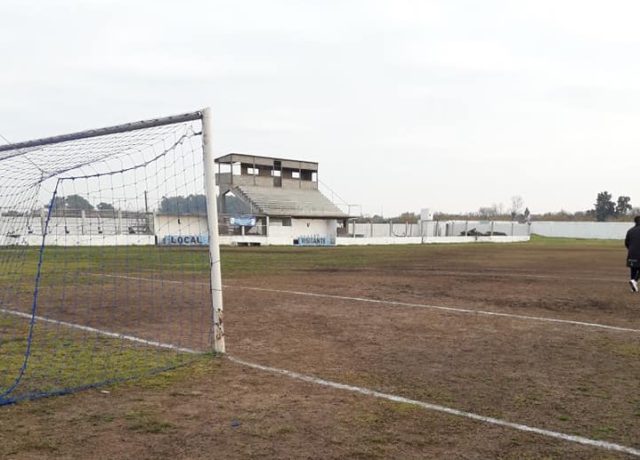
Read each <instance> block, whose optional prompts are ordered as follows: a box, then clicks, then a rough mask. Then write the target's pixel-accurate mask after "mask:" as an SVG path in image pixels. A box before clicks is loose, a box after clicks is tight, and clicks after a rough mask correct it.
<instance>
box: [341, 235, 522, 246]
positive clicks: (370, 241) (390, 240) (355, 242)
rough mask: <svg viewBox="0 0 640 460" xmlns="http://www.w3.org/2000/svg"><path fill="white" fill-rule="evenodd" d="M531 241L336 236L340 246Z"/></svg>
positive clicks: (518, 238) (515, 240) (519, 238)
mask: <svg viewBox="0 0 640 460" xmlns="http://www.w3.org/2000/svg"><path fill="white" fill-rule="evenodd" d="M524 241H529V236H479V237H477V238H476V237H473V236H431V237H424V238H420V237H419V236H418V237H404V238H395V237H388V236H387V237H374V238H350V237H339V238H336V245H338V246H367V245H381V244H447V243H458V244H461V243H521V242H524Z"/></svg>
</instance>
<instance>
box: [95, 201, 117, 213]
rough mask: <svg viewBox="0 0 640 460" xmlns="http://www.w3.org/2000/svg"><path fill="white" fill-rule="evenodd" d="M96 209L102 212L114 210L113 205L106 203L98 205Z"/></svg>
mask: <svg viewBox="0 0 640 460" xmlns="http://www.w3.org/2000/svg"><path fill="white" fill-rule="evenodd" d="M96 208H98V210H100V211H110V210H113V209H114V208H113V205H112V204H110V203H105V202H104V201H102V202H100V203H98V206H96Z"/></svg>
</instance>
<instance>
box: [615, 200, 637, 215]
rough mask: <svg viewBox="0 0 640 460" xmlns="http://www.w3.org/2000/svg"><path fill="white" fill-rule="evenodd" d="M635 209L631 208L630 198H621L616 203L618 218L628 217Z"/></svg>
mask: <svg viewBox="0 0 640 460" xmlns="http://www.w3.org/2000/svg"><path fill="white" fill-rule="evenodd" d="M631 209H633V207H632V206H631V198H630V197H628V196H619V197H618V202H617V203H616V211H615V213H616V216H626V215H627V214H628V213H629V211H631Z"/></svg>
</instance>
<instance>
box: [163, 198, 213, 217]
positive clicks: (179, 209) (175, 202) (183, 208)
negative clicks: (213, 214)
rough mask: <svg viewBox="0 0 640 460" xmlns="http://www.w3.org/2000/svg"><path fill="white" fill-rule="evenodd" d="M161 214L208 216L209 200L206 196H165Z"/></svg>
mask: <svg viewBox="0 0 640 460" xmlns="http://www.w3.org/2000/svg"><path fill="white" fill-rule="evenodd" d="M160 212H162V213H165V214H206V212H207V199H206V197H205V196H204V195H189V196H171V197H166V196H163V197H162V200H161V201H160Z"/></svg>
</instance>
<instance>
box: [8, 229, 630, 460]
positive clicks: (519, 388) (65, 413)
mask: <svg viewBox="0 0 640 460" xmlns="http://www.w3.org/2000/svg"><path fill="white" fill-rule="evenodd" d="M36 255H37V253H36V252H35V251H32V252H30V253H29V254H28V255H27V257H26V260H27V262H26V263H25V264H24V265H23V266H22V267H23V268H22V269H21V270H23V272H21V273H19V274H18V275H20V276H17V275H16V273H13V274H11V275H10V276H9V275H6V274H5V275H3V274H0V283H4V284H5V285H6V283H8V282H11V283H12V285H15V284H16V283H18V280H19V283H22V284H24V289H23V290H21V289H18V290H17V291H16V292H18V295H24V296H25V298H26V297H27V296H28V294H29V286H30V285H32V281H31V280H30V278H29V277H28V276H26V274H27V273H31V272H33V271H34V270H35V266H36V265H35V264H36V257H35V256H36ZM624 257H625V253H624V249H623V247H622V245H621V242H617V241H604V242H602V241H578V240H561V239H544V238H535V239H534V240H532V241H531V242H530V243H523V244H509V245H495V244H475V245H451V246H449V245H447V246H444V245H443V246H435V245H434V246H426V245H425V246H396V247H391V246H379V247H337V248H305V249H302V248H274V247H269V248H224V249H223V251H222V263H223V283H224V285H225V288H224V296H225V327H226V338H227V348H228V354H229V356H230V357H232V358H234V359H236V361H232V360H230V359H225V358H222V357H212V356H210V355H204V356H198V355H196V356H192V357H191V358H190V359H191V360H192V363H191V364H187V365H185V366H181V367H179V368H178V369H176V370H173V371H169V372H163V373H161V374H158V375H155V376H153V377H148V378H144V379H139V380H135V381H130V382H126V383H121V384H118V385H112V386H107V387H100V388H98V389H93V390H88V391H84V392H80V393H76V394H74V395H71V396H64V397H58V398H49V399H44V400H37V401H31V402H23V403H20V404H17V405H13V406H5V407H2V408H0V411H2V413H3V417H0V433H2V440H3V442H2V443H0V457H7V458H33V457H51V456H60V457H72V458H73V457H76V458H87V457H93V458H98V457H100V458H105V457H109V458H131V457H142V458H158V457H177V458H223V457H224V458H265V457H278V458H382V457H393V458H399V457H401V458H433V457H436V458H626V456H628V457H632V456H633V451H634V449H635V450H636V451H637V450H638V449H640V441H639V440H640V384H639V382H640V296H638V295H633V294H631V293H630V292H628V288H627V284H626V280H627V271H626V268H625V267H624ZM134 262H135V263H134ZM133 267H135V268H133ZM207 269H208V264H207V253H206V251H202V250H187V249H166V248H164V249H161V248H141V247H139V248H128V249H127V250H126V251H122V250H113V249H108V248H103V249H74V250H71V251H69V250H61V249H54V248H50V249H47V252H46V253H45V264H44V266H43V278H42V282H43V293H42V295H43V305H45V306H48V310H46V311H47V314H48V316H50V317H53V318H55V319H58V320H64V321H69V322H75V323H82V324H88V325H89V326H99V327H100V328H105V329H108V330H110V331H116V332H121V333H126V334H130V335H134V336H136V337H142V338H144V339H147V340H158V341H162V342H167V343H173V344H176V345H179V346H184V347H190V348H193V349H196V350H202V351H206V349H207V343H208V339H209V337H208V335H207V334H208V332H209V329H208V326H209V318H208V316H207V315H208V307H207V301H208V292H207V290H208V286H207ZM3 276H5V278H2V277H3ZM9 278H10V279H9ZM63 281H64V282H65V283H66V285H67V286H72V287H67V288H65V289H62V287H61V285H62V284H63V283H62V282H63ZM176 281H183V282H184V283H185V284H184V285H182V284H180V285H179V286H181V287H180V289H179V290H178V289H177V288H176V286H178V284H175V282H176ZM185 286H186V287H185ZM62 297H64V298H65V299H67V300H68V302H67V303H66V305H78V306H79V308H77V309H76V311H73V310H70V309H69V308H57V307H55V305H56V302H54V301H53V300H54V299H58V298H62ZM107 297H108V298H109V300H108V302H107V303H105V302H106V301H105V298H107ZM158 298H160V299H161V301H159V300H157V299H158ZM47 299H49V301H47ZM69 300H72V301H69ZM107 304H108V305H110V306H111V307H113V305H116V306H118V308H119V309H120V310H118V309H113V308H112V309H111V310H110V311H111V313H110V314H109V315H108V316H106V315H103V316H101V314H102V313H103V311H104V310H105V308H104V306H105V305H107ZM203 306H204V307H203ZM134 307H135V308H134ZM78 310H79V311H78ZM0 318H2V317H0ZM4 321H5V322H4V323H0V327H4V328H5V329H7V328H9V327H12V328H14V332H13V333H12V334H13V335H15V334H17V332H16V328H18V329H19V328H20V327H23V328H24V326H19V324H20V323H19V321H17V320H15V319H14V320H13V322H12V325H9V324H8V323H7V320H6V319H4ZM16 321H17V322H16ZM58 330H59V329H58ZM43 336H44V337H46V334H44V335H43ZM56 337H58V336H56ZM73 339H74V336H73V333H70V335H69V336H68V337H67V340H68V341H69V343H70V344H71V345H67V348H69V347H70V348H71V349H72V350H75V344H74V343H73V342H74V340H73ZM56 340H57V339H56ZM95 340H96V342H94V343H96V344H98V345H97V346H98V347H99V348H100V349H102V350H103V352H104V351H107V352H108V350H109V345H108V344H109V343H110V341H109V340H108V339H105V338H95ZM176 342H177V343H176ZM14 346H15V347H16V348H17V349H19V348H20V343H19V342H17V341H16V342H14ZM44 348H45V349H46V347H44ZM53 348H56V347H53ZM0 350H2V353H3V354H2V358H3V360H5V359H8V358H7V357H8V356H9V355H10V354H11V355H15V352H12V353H9V351H8V350H9V348H8V347H6V346H5V345H4V342H3V346H2V348H0ZM147 352H148V349H147V347H139V348H135V349H131V350H127V352H126V354H124V355H121V356H119V355H117V354H116V355H114V354H113V353H109V352H108V354H109V355H110V356H115V358H114V359H115V364H116V365H117V366H121V367H124V369H125V370H126V369H127V368H128V367H131V363H135V366H134V367H135V369H140V365H139V363H147V364H141V365H142V367H143V368H144V366H145V365H149V363H151V364H152V365H153V364H154V361H153V359H156V358H149V357H148V356H145V355H144V353H147ZM40 353H45V354H46V350H45V351H44V352H43V351H40ZM163 353H164V352H163ZM163 353H160V352H158V353H156V354H154V357H156V356H161V357H162V356H164V355H163ZM78 354H79V355H80V356H82V352H80V351H79V350H78V351H77V353H76V355H78ZM118 356H119V357H118ZM92 359H95V358H92ZM163 359H164V358H163ZM46 361H47V358H46V356H45V358H44V359H43V360H42V362H46ZM76 361H78V362H80V365H81V367H85V364H86V361H87V360H86V359H84V358H82V357H80V358H77V356H76ZM238 361H243V362H248V363H255V364H258V365H261V366H266V367H270V368H274V369H280V370H286V371H290V372H293V373H296V375H298V376H307V377H314V378H317V379H323V380H325V381H331V382H334V383H336V384H346V385H350V386H354V387H358V388H359V389H362V390H375V391H378V392H381V393H384V394H386V395H392V396H398V397H402V398H406V401H405V402H393V401H389V400H385V399H382V398H376V397H372V396H367V395H364V394H361V393H354V392H353V391H348V390H346V389H344V388H339V387H338V388H336V387H328V386H326V385H321V384H318V383H319V382H317V381H316V382H314V381H311V379H307V381H301V380H299V379H298V380H296V379H295V378H291V377H296V375H293V374H290V375H289V376H287V375H285V374H283V373H278V372H273V371H265V370H260V369H256V368H255V367H248V366H246V365H243V364H240V363H239V362H238ZM50 362H51V363H52V364H51V365H52V366H59V364H56V362H55V361H51V360H50ZM163 362H164V361H163ZM13 367H15V365H14V366H13ZM151 367H153V366H151ZM86 368H87V369H89V367H88V366H86ZM131 368H133V367H131ZM147 370H148V369H147ZM87 372H89V371H87ZM76 378H77V376H76ZM2 383H3V382H2V381H0V384H2ZM414 402H420V403H430V404H434V405H436V406H437V407H445V408H451V409H455V410H460V411H466V412H468V413H472V414H476V415H479V416H484V417H491V418H493V419H496V420H501V421H506V422H512V423H518V424H522V425H525V426H527V427H531V428H537V429H543V430H549V431H553V432H554V433H560V434H568V435H575V436H580V437H583V438H586V439H589V440H592V441H605V442H609V443H615V444H616V445H618V446H622V447H627V448H629V450H628V452H627V453H624V452H620V451H616V450H611V449H607V448H606V447H607V446H604V447H603V446H600V447H598V446H594V445H584V444H580V443H576V442H573V441H572V440H570V439H569V440H566V439H559V438H557V437H555V438H554V437H550V436H547V435H545V434H540V433H533V432H527V431H522V430H518V429H513V428H509V427H504V426H497V425H495V424H492V423H488V422H486V421H483V420H481V419H475V420H474V419H470V418H468V417H465V416H461V415H453V414H447V413H443V412H438V411H437V410H431V409H429V408H425V407H424V405H423V406H421V405H417V404H414ZM54 428H55V429H54Z"/></svg>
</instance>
